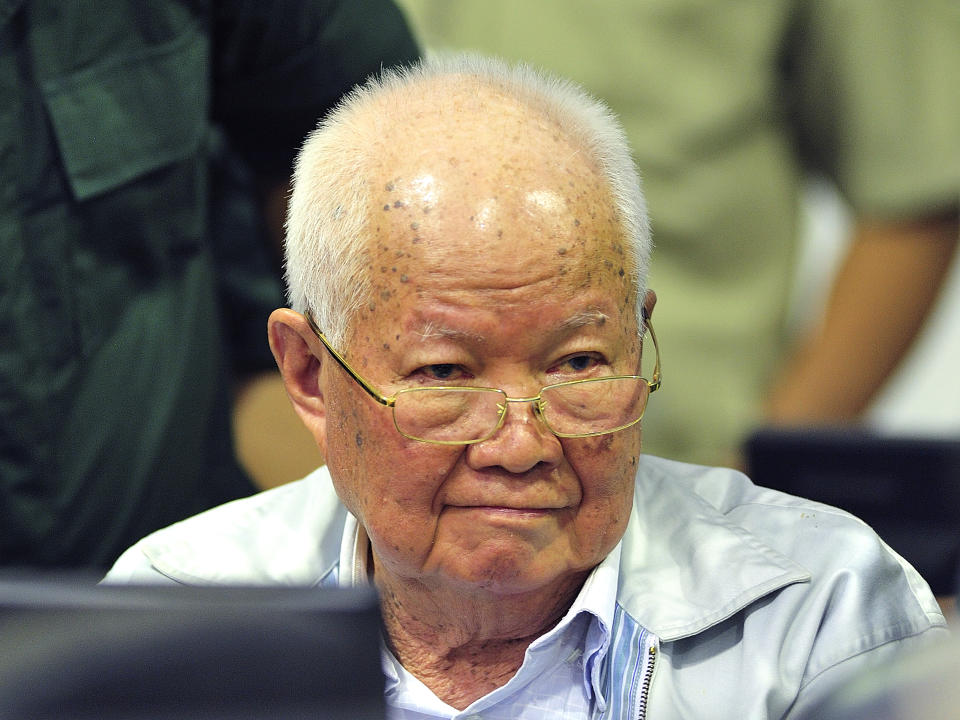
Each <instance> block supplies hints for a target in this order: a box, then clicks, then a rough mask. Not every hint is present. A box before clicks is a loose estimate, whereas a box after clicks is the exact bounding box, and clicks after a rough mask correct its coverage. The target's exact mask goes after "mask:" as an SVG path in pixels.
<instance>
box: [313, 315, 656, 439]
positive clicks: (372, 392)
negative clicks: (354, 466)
mask: <svg viewBox="0 0 960 720" xmlns="http://www.w3.org/2000/svg"><path fill="white" fill-rule="evenodd" d="M304 318H305V319H306V321H307V324H308V325H309V326H310V329H311V330H312V331H313V333H314V335H316V336H317V338H318V339H319V340H320V342H321V343H322V344H323V346H324V347H325V348H326V349H327V352H329V353H330V355H331V356H332V357H333V359H334V360H336V361H337V363H338V364H339V365H340V367H342V368H343V369H344V370H345V371H346V372H347V374H348V375H349V376H350V377H351V378H353V379H354V380H355V381H356V383H357V384H358V385H359V386H360V387H361V388H363V389H364V391H365V392H366V393H367V394H368V395H369V396H370V397H372V398H373V399H374V400H376V401H377V402H378V403H379V404H381V405H383V406H385V407H388V408H390V409H391V410H392V411H393V413H392V414H393V425H394V427H395V428H396V429H397V432H398V433H400V434H401V435H403V436H404V437H405V438H408V439H410V440H416V441H418V442H425V443H430V444H433V445H473V444H475V443H480V442H483V441H484V440H488V439H490V438H491V437H493V436H494V435H496V434H497V431H498V430H500V428H501V427H502V426H503V421H504V419H505V418H506V416H507V404H509V403H533V408H534V413H535V414H536V416H537V417H538V418H539V419H540V420H541V422H543V424H544V425H545V426H546V427H547V428H548V429H549V430H550V432H552V433H553V434H554V435H556V436H557V437H562V438H582V437H595V436H597V435H609V434H610V433H615V432H619V431H620V430H625V429H627V428H628V427H631V426H633V425H636V424H637V423H638V422H640V420H642V419H643V413H644V411H645V410H646V403H647V401H646V400H644V407H643V409H642V410H641V412H640V415H639V417H637V418H636V419H635V420H633V421H631V422H629V423H627V424H625V425H621V426H619V427H615V428H612V429H610V430H601V431H598V432H587V433H561V432H557V431H556V430H554V429H553V428H552V427H550V423H549V422H548V421H547V420H546V418H545V417H544V416H543V412H542V402H543V399H542V396H543V393H544V392H545V391H547V390H550V389H552V388H559V387H568V386H571V385H583V384H586V383H592V382H597V381H598V380H642V381H644V382H645V383H646V384H647V387H648V388H649V389H650V393H653V392H656V391H657V390H658V389H659V388H660V384H661V382H662V378H661V373H660V346H659V344H658V343H657V334H656V333H655V332H654V331H653V325H652V324H651V323H650V317H649V316H648V315H647V311H646V308H644V309H643V322H644V326H645V328H646V330H647V331H649V333H650V339H651V340H653V351H654V364H653V373H652V376H651V379H650V380H648V379H647V378H645V377H643V376H642V375H609V376H606V377H601V378H586V379H583V380H569V381H567V382H562V383H556V384H554V385H545V386H544V387H542V388H540V392H539V393H537V394H536V395H534V396H532V397H523V398H512V397H509V396H508V395H507V394H506V392H504V391H503V390H502V389H500V388H491V387H471V386H461V385H456V386H449V385H448V386H434V387H416V388H404V389H403V390H399V391H398V392H397V393H396V394H395V395H392V396H388V395H384V394H383V393H381V392H380V391H379V390H377V389H376V388H375V387H374V386H373V385H372V384H371V383H370V382H369V381H367V380H366V379H364V378H363V377H362V376H361V375H360V374H359V373H358V372H357V371H356V370H354V369H353V368H352V367H351V366H350V363H348V362H347V360H346V358H344V357H343V355H341V354H340V353H339V352H337V351H336V350H335V349H334V348H333V346H332V345H331V344H330V342H329V341H328V340H327V338H326V336H325V335H324V334H323V331H322V330H321V329H320V327H319V326H318V325H317V323H316V322H315V321H314V319H313V315H312V314H311V313H310V311H309V310H307V311H306V312H305V313H304ZM422 390H459V391H466V392H469V391H477V392H490V391H493V392H497V393H500V394H501V395H502V396H503V397H504V401H505V403H506V404H504V405H502V406H498V409H499V411H500V413H499V414H500V417H499V420H498V421H497V424H496V426H495V427H494V428H493V429H492V430H491V431H490V432H489V433H488V434H487V435H484V436H483V437H480V438H476V439H471V440H430V439H427V438H421V437H416V436H413V435H408V434H407V433H405V432H404V431H403V430H402V429H401V428H400V426H399V424H398V423H397V414H396V410H395V408H396V404H397V398H398V397H400V396H401V395H403V394H404V393H408V392H416V391H422ZM648 397H649V393H648Z"/></svg>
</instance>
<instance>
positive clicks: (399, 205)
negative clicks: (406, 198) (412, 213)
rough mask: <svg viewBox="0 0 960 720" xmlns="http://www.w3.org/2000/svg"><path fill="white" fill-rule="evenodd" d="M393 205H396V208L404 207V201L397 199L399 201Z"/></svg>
mask: <svg viewBox="0 0 960 720" xmlns="http://www.w3.org/2000/svg"><path fill="white" fill-rule="evenodd" d="M393 206H394V207H395V208H402V207H403V202H402V201H400V200H397V201H396V202H395V203H394V204H393Z"/></svg>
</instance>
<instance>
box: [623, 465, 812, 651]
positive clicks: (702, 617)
mask: <svg viewBox="0 0 960 720" xmlns="http://www.w3.org/2000/svg"><path fill="white" fill-rule="evenodd" d="M731 481H733V486H736V485H741V486H742V487H744V488H747V487H752V485H750V484H749V481H748V480H747V479H746V478H744V477H743V476H741V475H739V474H738V473H735V472H734V471H732V470H725V469H722V468H704V467H699V466H694V465H686V464H683V463H676V462H672V461H668V460H662V459H660V458H653V457H649V456H647V457H644V458H643V459H642V461H641V463H640V469H639V472H638V475H637V490H636V497H635V500H634V512H633V515H632V517H631V519H630V523H629V525H628V527H627V531H626V533H625V535H624V541H623V554H622V556H621V562H620V586H619V590H618V597H617V600H618V602H619V604H620V605H621V606H622V607H623V609H624V610H625V611H626V612H628V613H629V614H630V615H631V616H632V617H633V618H634V619H635V620H636V621H637V622H639V623H640V624H641V625H642V626H643V627H645V628H647V629H648V630H650V631H651V632H653V633H655V634H656V635H658V636H659V637H660V638H661V639H662V640H667V641H670V640H677V639H680V638H683V637H688V636H690V635H694V634H696V633H699V632H701V631H703V630H706V629H707V628H709V627H711V626H713V625H716V624H717V623H719V622H721V621H723V620H725V619H727V618H729V617H730V616H732V615H734V614H735V613H737V612H738V611H740V610H741V609H743V608H744V607H746V606H747V605H749V604H750V603H752V602H754V601H755V600H757V599H759V598H761V597H763V596H765V595H767V594H769V593H772V592H773V591H775V590H778V589H780V588H782V587H785V586H787V585H790V584H793V583H798V582H807V581H809V580H810V573H809V572H808V571H807V570H805V569H804V568H802V567H801V566H800V565H798V564H797V563H795V562H794V561H792V560H790V559H789V558H787V557H786V556H784V555H783V554H782V553H780V552H778V551H776V550H774V549H773V548H771V547H770V546H769V545H767V544H766V543H764V542H763V541H762V540H761V539H760V538H758V537H757V536H756V535H754V534H752V533H751V532H749V531H748V530H746V529H745V528H743V527H741V526H739V525H737V524H736V523H734V522H732V521H731V520H729V519H728V518H727V516H726V514H725V509H726V505H728V504H730V503H733V504H736V500H735V499H731V497H730V491H729V488H731V486H732V485H731Z"/></svg>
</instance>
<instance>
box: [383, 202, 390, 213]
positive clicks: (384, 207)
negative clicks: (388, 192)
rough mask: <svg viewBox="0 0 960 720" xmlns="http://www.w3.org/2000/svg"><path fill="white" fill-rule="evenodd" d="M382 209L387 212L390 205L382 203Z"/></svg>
mask: <svg viewBox="0 0 960 720" xmlns="http://www.w3.org/2000/svg"><path fill="white" fill-rule="evenodd" d="M383 209H384V210H386V211H388V212H389V210H390V205H389V204H387V205H384V206H383Z"/></svg>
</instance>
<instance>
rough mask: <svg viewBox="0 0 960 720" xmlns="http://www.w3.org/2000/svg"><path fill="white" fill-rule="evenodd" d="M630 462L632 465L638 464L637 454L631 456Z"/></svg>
mask: <svg viewBox="0 0 960 720" xmlns="http://www.w3.org/2000/svg"><path fill="white" fill-rule="evenodd" d="M630 464H631V465H636V464H637V458H636V457H635V456H633V455H631V456H630Z"/></svg>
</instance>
